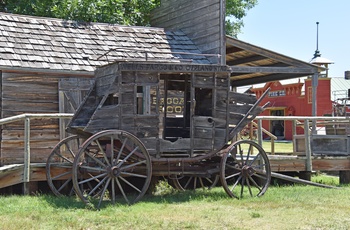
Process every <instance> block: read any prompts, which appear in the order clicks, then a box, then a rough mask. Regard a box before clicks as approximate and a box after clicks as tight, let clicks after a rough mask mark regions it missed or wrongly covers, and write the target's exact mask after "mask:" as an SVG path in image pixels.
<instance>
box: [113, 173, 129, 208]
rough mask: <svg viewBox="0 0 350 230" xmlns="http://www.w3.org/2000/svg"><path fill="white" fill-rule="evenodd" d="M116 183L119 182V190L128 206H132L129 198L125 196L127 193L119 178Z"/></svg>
mask: <svg viewBox="0 0 350 230" xmlns="http://www.w3.org/2000/svg"><path fill="white" fill-rule="evenodd" d="M115 181H116V182H117V185H118V188H119V190H120V192H121V193H122V195H123V197H124V199H125V201H126V202H127V203H128V204H130V201H129V199H128V197H127V196H126V194H125V192H124V189H123V187H122V185H121V184H120V182H119V180H118V178H115Z"/></svg>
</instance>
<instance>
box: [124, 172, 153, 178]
mask: <svg viewBox="0 0 350 230" xmlns="http://www.w3.org/2000/svg"><path fill="white" fill-rule="evenodd" d="M120 175H126V176H134V177H138V178H147V175H142V174H136V173H129V172H121V173H120Z"/></svg>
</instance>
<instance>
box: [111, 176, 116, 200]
mask: <svg viewBox="0 0 350 230" xmlns="http://www.w3.org/2000/svg"><path fill="white" fill-rule="evenodd" d="M111 183H112V204H115V180H114V179H112V181H111Z"/></svg>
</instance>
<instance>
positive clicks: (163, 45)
mask: <svg viewBox="0 0 350 230" xmlns="http://www.w3.org/2000/svg"><path fill="white" fill-rule="evenodd" d="M200 53H201V52H200V51H199V49H198V48H197V47H196V46H195V45H194V43H193V42H192V41H191V39H189V38H188V37H187V36H186V35H185V34H184V33H183V32H182V31H165V30H164V29H162V28H153V27H127V26H120V25H111V24H102V23H79V22H75V21H66V20H62V19H54V18H44V17H33V16H24V15H15V14H7V13H0V69H2V70H6V69H11V70H12V69H28V70H42V69H44V70H47V71H54V72H56V71H57V72H72V71H79V72H92V71H94V70H95V67H96V66H100V65H104V64H107V63H109V62H112V61H126V60H142V61H144V60H145V58H146V56H147V59H148V60H152V61H162V62H164V61H166V62H182V61H186V62H188V61H191V62H193V63H199V64H210V63H209V61H208V59H207V58H206V57H205V56H202V55H194V54H200Z"/></svg>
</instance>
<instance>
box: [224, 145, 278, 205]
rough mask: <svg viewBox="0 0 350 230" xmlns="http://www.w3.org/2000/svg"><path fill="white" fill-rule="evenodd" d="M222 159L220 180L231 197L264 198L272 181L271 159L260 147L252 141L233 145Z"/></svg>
mask: <svg viewBox="0 0 350 230" xmlns="http://www.w3.org/2000/svg"><path fill="white" fill-rule="evenodd" d="M230 147H231V148H230V149H229V151H228V152H227V153H225V154H224V155H223V157H222V159H221V168H220V180H221V184H222V186H223V187H224V189H225V191H226V193H227V194H228V195H229V196H231V197H236V198H242V197H243V196H246V195H248V196H262V195H263V194H264V193H265V192H266V190H267V188H268V186H269V184H270V181H271V168H270V163H269V159H268V157H267V155H266V153H265V151H264V150H263V149H262V147H261V146H260V145H258V144H257V143H255V142H254V141H250V140H240V141H237V142H235V143H233V144H232V145H231V146H230Z"/></svg>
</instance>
